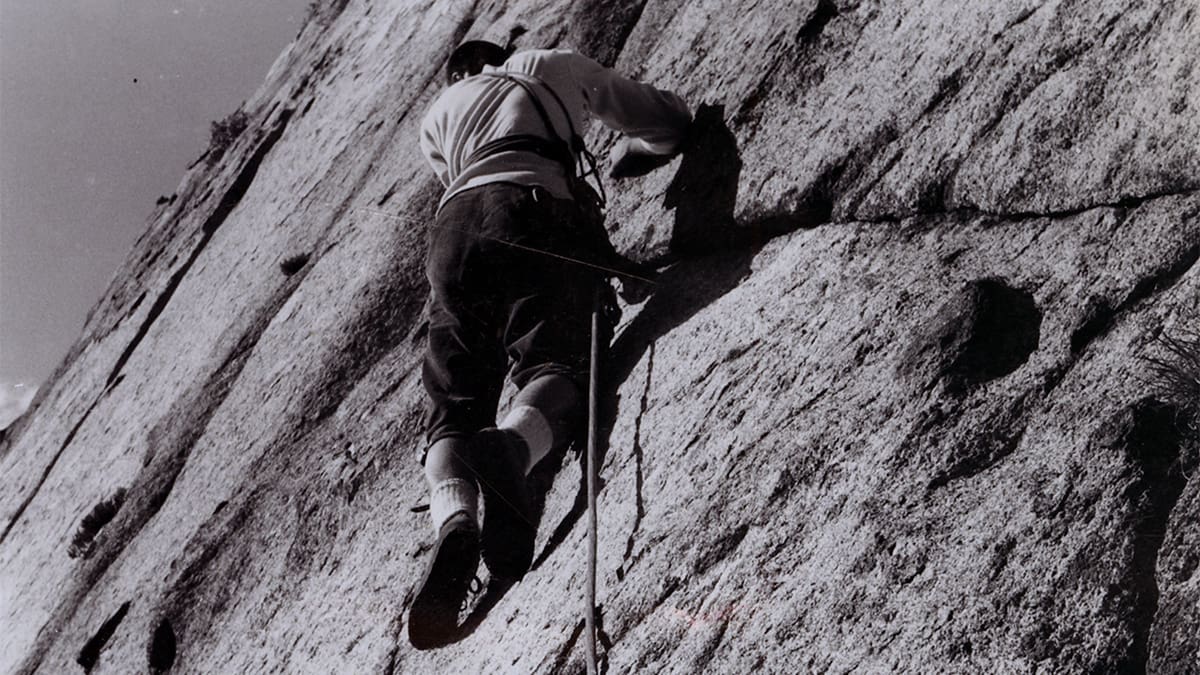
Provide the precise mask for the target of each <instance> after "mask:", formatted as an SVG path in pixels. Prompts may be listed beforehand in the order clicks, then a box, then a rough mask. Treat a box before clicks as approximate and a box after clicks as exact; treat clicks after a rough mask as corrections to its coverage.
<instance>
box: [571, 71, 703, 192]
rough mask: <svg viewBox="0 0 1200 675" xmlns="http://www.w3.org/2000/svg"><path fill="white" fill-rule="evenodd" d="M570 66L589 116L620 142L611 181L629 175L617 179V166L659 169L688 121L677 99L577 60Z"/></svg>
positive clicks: (685, 108)
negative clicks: (617, 135) (613, 132)
mask: <svg viewBox="0 0 1200 675" xmlns="http://www.w3.org/2000/svg"><path fill="white" fill-rule="evenodd" d="M570 66H571V74H572V75H573V76H574V78H575V80H576V81H577V82H578V83H579V84H580V86H581V87H582V88H583V91H584V95H585V97H586V98H587V103H588V108H589V110H590V111H591V113H592V114H593V115H595V116H596V117H597V118H599V119H600V121H601V122H603V123H604V124H605V125H606V126H608V127H609V128H611V129H614V130H616V131H620V132H621V133H623V134H625V136H626V138H623V139H621V142H620V144H619V145H618V146H617V149H616V151H615V155H616V157H617V167H614V169H613V173H614V175H617V176H620V175H634V174H618V169H620V168H622V165H624V166H625V167H629V166H630V165H631V164H653V165H654V166H661V165H662V164H664V163H666V161H667V160H668V159H669V158H670V157H671V156H672V155H674V154H675V153H677V152H678V151H679V149H680V146H681V145H682V144H683V140H684V136H685V134H686V133H687V128H688V125H689V124H690V123H691V121H692V114H691V111H690V110H688V106H687V103H685V102H684V101H683V99H681V98H680V97H679V96H677V95H676V94H674V93H672V92H669V91H663V90H661V89H657V88H655V87H652V86H650V85H648V84H643V83H641V82H637V81H634V80H631V79H629V78H627V77H624V76H622V75H620V74H619V73H617V72H616V71H614V70H612V69H611V68H605V67H604V66H601V65H600V64H599V63H596V62H595V61H593V60H592V59H589V58H587V57H586V56H582V55H580V54H573V55H572V59H571V61H570ZM654 166H650V167H649V168H654ZM645 170H646V171H648V170H649V169H645ZM644 172H645V171H642V173H644Z"/></svg>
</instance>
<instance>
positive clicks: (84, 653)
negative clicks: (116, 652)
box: [75, 602, 129, 673]
mask: <svg viewBox="0 0 1200 675" xmlns="http://www.w3.org/2000/svg"><path fill="white" fill-rule="evenodd" d="M128 611H129V603H128V602H126V603H125V604H123V605H121V608H120V609H118V610H117V612H116V613H115V614H113V615H112V616H111V617H109V618H108V621H105V622H104V624H103V625H101V626H100V630H98V631H96V634H95V635H93V636H92V638H91V639H90V640H88V641H87V644H85V645H83V649H81V650H79V656H78V657H76V659H75V662H76V663H78V664H79V665H81V666H83V671H84V672H85V673H87V672H91V670H92V668H95V667H96V664H97V663H98V662H99V661H100V652H101V651H103V649H104V645H105V644H107V643H108V640H109V638H111V637H112V636H113V633H115V632H117V626H119V625H121V621H122V620H123V619H124V618H125V613H126V612H128Z"/></svg>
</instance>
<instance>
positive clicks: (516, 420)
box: [500, 405, 554, 475]
mask: <svg viewBox="0 0 1200 675" xmlns="http://www.w3.org/2000/svg"><path fill="white" fill-rule="evenodd" d="M500 428H501V429H509V430H511V431H515V432H517V435H518V436H520V437H521V440H523V441H525V447H526V448H529V459H528V461H527V462H526V464H525V474H526V475H529V472H530V471H533V467H534V465H535V464H537V463H538V462H540V461H542V458H543V457H545V456H546V455H547V454H549V452H550V448H552V447H554V430H553V429H551V428H550V422H549V421H548V420H547V419H546V416H545V415H543V414H542V413H541V411H539V410H538V409H537V408H535V407H533V406H531V405H519V406H517V407H515V408H513V409H512V410H510V411H508V414H507V415H505V416H504V421H503V422H501V423H500Z"/></svg>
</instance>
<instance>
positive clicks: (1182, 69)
mask: <svg viewBox="0 0 1200 675" xmlns="http://www.w3.org/2000/svg"><path fill="white" fill-rule="evenodd" d="M582 7H583V5H581V4H578V3H575V4H572V3H567V2H533V1H528V2H526V1H513V2H482V1H479V0H476V1H468V0H451V1H447V2H432V3H431V2H425V3H382V2H374V1H371V2H363V1H362V0H350V1H349V2H346V1H345V0H340V1H339V2H335V3H333V4H332V5H329V6H326V7H324V8H323V9H322V10H321V11H320V12H318V13H317V15H316V16H315V17H314V20H313V21H312V22H310V23H309V25H308V26H307V27H306V28H305V29H304V30H303V31H302V32H301V33H300V35H299V36H298V37H297V39H296V41H295V42H294V43H293V44H292V45H291V46H290V47H288V48H287V49H286V50H285V51H284V53H283V54H282V55H281V56H280V57H279V59H278V61H277V62H276V64H275V65H274V67H273V68H272V70H271V72H270V73H269V74H268V75H267V78H266V80H265V82H264V84H263V86H262V88H261V89H260V90H259V91H258V93H257V94H256V95H255V96H254V97H253V98H251V99H250V100H249V101H248V102H247V104H246V105H245V106H244V111H245V112H246V114H247V115H248V119H249V124H248V126H247V128H246V130H245V131H243V132H242V133H241V134H240V135H239V136H238V137H237V138H236V139H235V140H234V141H233V143H232V144H231V145H230V146H229V147H228V148H226V149H225V150H224V151H223V153H222V156H221V157H220V159H219V160H217V161H213V162H211V165H210V163H209V162H197V164H196V165H195V166H194V167H193V168H192V169H190V170H189V171H188V173H187V174H186V175H185V176H184V178H183V181H182V183H181V184H180V187H179V190H178V192H177V194H176V196H175V198H174V199H173V200H171V201H170V202H168V203H164V204H160V205H159V206H158V207H157V208H156V210H155V212H154V213H153V215H152V216H151V219H150V223H149V226H148V229H147V230H146V233H145V234H144V235H143V236H142V237H141V239H140V240H139V241H138V242H137V244H136V245H135V247H134V249H133V250H132V251H131V253H130V255H129V258H128V260H127V261H126V263H125V264H124V266H123V267H122V268H121V269H120V270H119V271H118V272H117V274H116V276H115V278H114V280H113V282H112V284H111V286H110V287H109V288H108V289H107V291H106V292H105V293H104V295H103V297H102V298H101V300H100V301H99V303H98V304H97V305H96V307H95V309H94V310H93V311H92V313H91V314H90V316H89V317H88V320H87V322H86V325H85V328H84V331H83V334H82V335H81V337H80V339H79V341H78V342H77V343H76V344H75V346H74V347H73V349H72V350H71V353H70V354H69V355H68V357H67V358H66V359H65V360H64V361H63V363H62V365H61V366H60V367H59V369H58V371H57V372H56V373H55V375H54V377H53V378H52V380H51V381H49V382H47V383H46V385H45V386H43V387H42V389H41V392H40V393H39V394H38V399H37V401H36V402H35V404H34V407H33V408H32V409H31V410H30V411H29V412H28V413H27V414H26V415H25V416H24V417H22V418H21V419H19V420H18V421H17V422H16V423H14V424H13V425H12V426H11V427H10V428H9V429H8V430H7V431H6V432H5V433H4V435H3V440H0V481H2V482H3V486H4V489H3V491H0V527H2V528H3V529H2V531H0V633H3V635H4V636H5V645H6V647H5V649H3V650H0V672H17V673H29V672H44V673H59V672H73V671H75V670H77V669H79V668H80V667H81V666H83V667H84V668H85V669H86V670H90V671H95V672H113V673H125V672H144V671H147V670H150V671H153V672H162V671H166V670H168V669H169V670H171V671H173V672H204V673H212V672H259V671H287V672H308V671H312V672H380V671H386V672H412V673H416V672H558V671H563V672H577V671H579V670H581V669H582V667H583V661H582V658H583V657H582V653H583V651H582V642H581V634H582V630H583V625H582V618H581V617H582V615H583V590H582V580H583V574H584V552H583V543H584V539H585V532H584V525H583V522H584V521H583V518H581V511H580V507H579V504H580V503H581V501H580V500H581V499H582V497H581V492H580V468H579V462H578V460H577V458H576V457H575V456H574V455H573V454H568V455H566V456H564V457H562V458H556V460H557V461H553V462H549V463H547V464H546V465H545V466H543V467H541V468H540V469H539V471H538V472H537V474H536V477H537V479H538V481H539V482H540V484H541V485H543V486H545V487H546V489H547V492H546V498H545V506H544V510H543V514H542V519H541V526H540V530H539V538H538V548H537V561H536V564H535V568H534V570H533V571H532V572H531V573H530V574H529V575H528V576H527V577H526V578H525V579H524V580H523V581H522V582H520V583H519V584H516V585H513V586H511V587H502V586H500V585H499V584H491V585H490V586H489V587H488V588H487V590H486V591H485V592H484V593H483V595H482V596H481V597H478V598H476V599H475V600H474V604H473V606H472V607H471V608H469V610H468V616H467V618H466V621H467V623H466V625H465V628H464V635H463V636H462V639H461V640H460V641H458V642H457V643H455V644H453V645H451V646H448V647H446V648H444V649H440V650H435V651H431V652H417V651H414V650H413V649H412V648H411V647H410V646H409V645H408V644H407V641H406V638H405V626H404V620H405V616H406V612H405V610H406V607H407V605H408V603H409V602H410V601H411V599H412V596H413V586H414V584H415V583H416V582H417V580H418V579H419V576H420V572H421V570H422V569H423V566H424V564H425V562H426V558H427V555H428V551H429V547H430V544H431V542H432V535H431V532H430V528H429V525H428V523H427V516H426V515H425V514H422V513H413V512H411V511H410V507H411V506H413V505H416V504H419V503H422V502H423V501H424V499H425V494H424V491H425V487H424V482H423V480H422V478H421V474H420V471H419V467H418V466H417V464H416V461H415V460H416V457H417V455H418V453H419V451H420V433H419V428H420V418H421V412H422V406H423V399H422V391H421V387H420V374H419V371H420V368H419V364H420V354H421V352H422V349H423V346H424V332H423V327H422V307H423V302H424V295H425V282H424V277H423V269H422V258H423V251H424V246H425V233H426V229H427V227H428V224H429V221H430V213H431V211H432V208H433V206H434V204H435V203H436V201H437V198H438V196H439V193H440V189H439V187H438V185H437V184H436V182H435V180H434V179H433V177H432V175H431V173H430V171H429V170H428V169H427V168H426V167H425V166H424V164H423V161H422V160H421V158H420V155H419V151H418V148H417V143H416V138H417V129H418V125H419V122H420V119H421V116H422V114H423V112H424V110H425V108H426V107H427V106H428V105H429V103H430V102H431V101H432V99H433V97H434V96H435V95H436V94H437V92H438V90H439V88H440V86H441V67H442V64H443V62H444V59H445V57H446V56H447V55H448V54H449V51H450V50H451V49H452V48H453V46H454V45H456V44H457V43H458V42H460V41H461V40H462V39H465V38H488V39H492V40H495V41H501V42H503V41H506V40H508V39H509V37H510V36H515V39H516V44H517V45H518V46H522V47H542V46H549V45H557V46H569V47H573V48H577V49H579V50H581V51H583V52H585V53H589V54H591V55H593V56H595V57H596V58H598V59H599V60H601V61H603V62H605V63H608V64H612V65H615V67H617V68H618V69H620V70H622V71H623V72H625V73H626V74H628V75H630V76H633V77H637V78H639V79H642V80H646V81H650V82H654V83H656V84H658V85H659V86H662V87H665V88H669V89H672V90H675V91H677V92H679V93H680V94H681V95H683V96H684V97H685V98H686V99H687V100H688V101H689V102H690V103H691V104H692V105H693V106H695V107H696V108H697V110H698V113H697V123H696V125H695V128H694V133H693V134H692V135H691V138H690V139H689V141H688V145H687V152H686V153H685V154H684V155H683V156H682V157H681V158H679V159H677V160H675V161H673V162H672V163H671V164H670V165H668V166H667V167H665V168H663V169H660V170H658V171H657V172H655V173H653V174H651V175H648V176H646V177H643V178H640V179H632V180H626V181H623V182H621V183H619V184H617V185H612V186H610V191H611V192H612V193H613V203H612V206H611V209H610V230H611V231H612V234H613V239H614V242H615V243H616V244H617V247H618V248H619V249H621V250H622V251H625V252H626V253H628V254H630V255H631V256H634V257H637V258H639V259H642V260H652V261H654V262H656V263H657V264H660V265H663V266H664V267H665V271H664V272H663V274H662V277H661V279H660V280H659V283H658V284H657V286H655V288H654V289H653V293H652V294H651V295H650V296H649V298H648V299H646V300H645V301H643V302H641V303H640V304H637V305H631V306H627V307H625V315H624V319H623V321H622V323H621V325H620V326H619V327H618V329H617V334H616V337H615V339H614V342H613V345H612V349H611V352H610V358H609V361H608V363H607V367H606V369H605V377H606V381H607V385H606V394H607V395H606V398H605V406H604V420H603V421H604V423H605V426H606V428H607V429H608V433H607V438H608V448H607V450H606V452H605V454H604V463H603V469H602V474H603V479H604V487H603V490H602V492H601V493H600V498H599V502H600V559H599V577H600V586H599V598H600V601H601V603H602V609H601V613H600V618H601V621H600V628H601V634H600V643H601V653H602V656H603V659H604V661H605V663H606V664H607V668H608V671H609V672H632V671H674V672H700V671H701V670H703V671H705V672H738V671H748V670H751V669H755V670H759V671H762V672H839V673H841V672H918V671H919V672H955V673H957V672H962V673H968V672H972V673H973V672H1012V673H1033V672H1143V671H1145V672H1159V673H1184V672H1197V671H1200V655H1198V654H1200V634H1198V633H1197V630H1196V626H1198V625H1200V574H1198V568H1200V525H1198V524H1197V523H1198V522H1200V482H1198V481H1195V480H1191V478H1192V477H1193V476H1194V475H1195V473H1196V472H1197V471H1198V470H1200V469H1198V468H1197V453H1198V446H1197V433H1196V429H1197V424H1198V423H1200V420H1197V402H1196V397H1195V396H1194V394H1195V393H1196V389H1195V388H1192V389H1190V390H1189V389H1188V383H1189V382H1191V383H1192V386H1193V387H1194V386H1195V384H1194V383H1195V381H1196V380H1195V377H1196V371H1195V368H1194V366H1195V363H1194V362H1193V363H1192V364H1191V366H1190V368H1191V369H1189V365H1188V361H1189V359H1188V358H1187V356H1188V354H1191V355H1193V357H1194V356H1195V353H1196V349H1195V348H1194V346H1193V348H1192V349H1191V351H1189V350H1188V348H1187V345H1188V344H1190V343H1189V342H1188V339H1189V336H1191V335H1194V332H1195V330H1196V326H1197V323H1196V322H1197V309H1196V308H1197V305H1198V301H1200V271H1197V269H1196V261H1197V259H1198V257H1200V192H1198V189H1200V144H1198V141H1197V139H1198V138H1200V114H1198V113H1200V69H1198V68H1197V65H1198V64H1197V61H1198V60H1200V52H1198V51H1197V50H1196V49H1195V45H1196V44H1197V43H1198V42H1200V8H1197V7H1196V6H1194V5H1193V3H1189V2H1159V3H1141V2H1133V1H1132V0H1124V1H1122V0H1117V1H1104V2H1101V1H1099V0H1060V1H1052V2H1036V3H1035V2H1031V1H1025V0H1006V1H1004V2H995V3H962V2H950V1H947V0H902V1H900V2H890V3H884V2H872V1H867V0H862V1H855V0H800V1H798V2H794V3H782V2H743V3H728V2H710V1H704V0H661V1H659V0H650V1H644V2H639V1H637V0H613V1H612V2H606V3H599V4H597V5H596V6H595V7H588V8H586V9H585V8H582ZM615 140H616V138H615V136H614V135H613V134H611V133H608V132H606V131H604V130H603V129H600V128H595V129H593V130H592V131H591V133H590V134H589V141H590V145H591V146H592V147H593V149H594V150H596V151H599V152H601V153H602V152H604V151H606V150H607V149H608V148H610V147H611V145H612V144H613V143H614V142H615ZM1171 345H1175V346H1179V345H1183V348H1181V349H1172V348H1171ZM1155 364H1157V365H1155ZM1189 378H1190V379H1189Z"/></svg>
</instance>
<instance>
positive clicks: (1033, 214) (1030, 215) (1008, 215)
mask: <svg viewBox="0 0 1200 675" xmlns="http://www.w3.org/2000/svg"><path fill="white" fill-rule="evenodd" d="M1197 192H1200V186H1189V187H1186V188H1182V189H1175V190H1162V191H1158V192H1151V193H1148V194H1145V195H1134V196H1128V197H1122V198H1121V199H1118V200H1117V201H1115V202H1102V203H1098V204H1089V205H1087V206H1080V207H1076V208H1070V209H1052V210H1049V211H1013V212H1003V211H988V210H987V209H981V208H978V207H972V206H960V207H957V208H953V209H941V210H938V211H913V212H911V213H906V214H902V215H895V214H888V215H882V216H875V217H872V218H860V219H855V220H845V221H829V222H826V223H824V224H825V225H851V224H854V223H898V222H900V221H901V220H904V219H905V218H915V217H917V216H963V215H966V216H986V217H990V218H998V219H1000V220H1032V219H1035V218H1069V217H1071V216H1077V215H1079V214H1081V213H1087V212H1088V211H1093V210H1095V209H1118V208H1122V209H1129V208H1136V207H1138V206H1141V205H1142V204H1144V203H1146V202H1148V201H1153V200H1156V199H1163V198H1166V197H1183V196H1187V195H1192V194H1196V193H1197Z"/></svg>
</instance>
